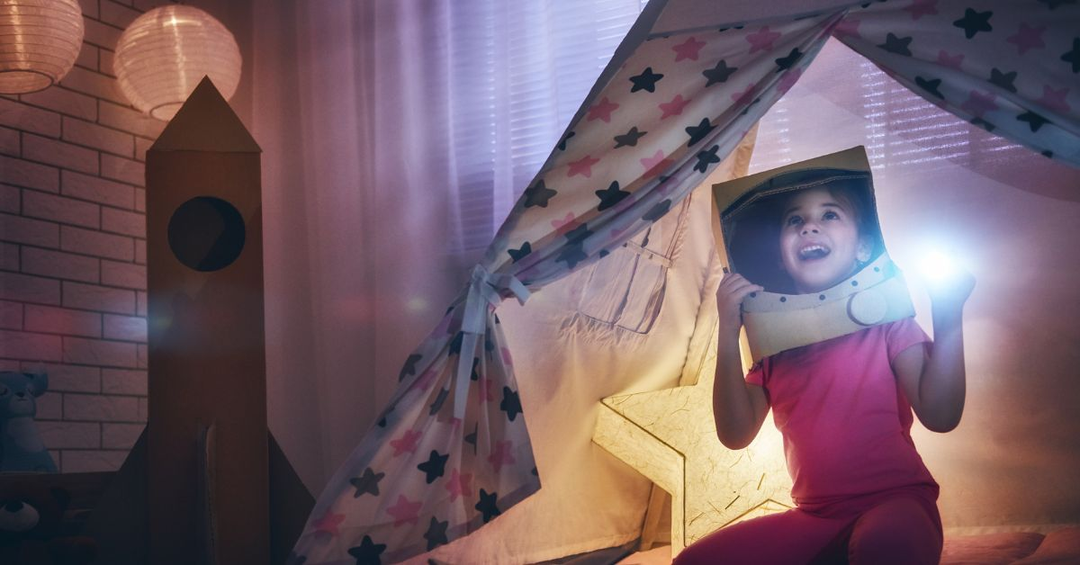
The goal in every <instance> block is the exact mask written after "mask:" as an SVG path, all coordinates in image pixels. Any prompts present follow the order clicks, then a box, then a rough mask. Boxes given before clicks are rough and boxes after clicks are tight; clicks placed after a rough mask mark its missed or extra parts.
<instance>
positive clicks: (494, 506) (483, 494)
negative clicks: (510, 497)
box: [473, 489, 502, 524]
mask: <svg viewBox="0 0 1080 565" xmlns="http://www.w3.org/2000/svg"><path fill="white" fill-rule="evenodd" d="M498 497H499V494H498V493H496V492H493V493H491V494H488V492H487V491H486V490H484V489H480V502H477V503H476V506H474V507H473V508H476V509H477V510H479V511H481V512H483V513H484V523H485V524H487V523H488V522H490V521H491V519H492V518H494V517H496V516H498V515H499V514H502V511H500V510H499V506H498V503H497V499H498Z"/></svg>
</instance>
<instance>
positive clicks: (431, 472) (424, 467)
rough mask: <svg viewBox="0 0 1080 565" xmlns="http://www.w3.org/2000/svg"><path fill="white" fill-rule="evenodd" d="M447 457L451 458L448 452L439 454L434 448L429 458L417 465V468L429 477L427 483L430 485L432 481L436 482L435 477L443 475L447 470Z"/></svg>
mask: <svg viewBox="0 0 1080 565" xmlns="http://www.w3.org/2000/svg"><path fill="white" fill-rule="evenodd" d="M447 459H450V454H449V453H447V454H446V455H439V452H438V451H435V450H434V449H432V450H431V455H430V456H429V457H428V460H427V461H424V462H423V463H421V464H419V465H417V466H416V468H417V469H420V470H421V471H423V472H424V476H425V478H426V479H427V484H429V485H430V484H431V483H433V482H435V479H437V478H439V477H441V476H443V473H445V472H446V460H447Z"/></svg>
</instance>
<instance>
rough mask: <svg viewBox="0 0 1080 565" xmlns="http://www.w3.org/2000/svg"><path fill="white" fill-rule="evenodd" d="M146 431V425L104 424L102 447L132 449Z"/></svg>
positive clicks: (102, 427)
mask: <svg viewBox="0 0 1080 565" xmlns="http://www.w3.org/2000/svg"><path fill="white" fill-rule="evenodd" d="M144 429H146V424H102V425H101V444H102V447H106V448H112V449H131V448H132V446H134V445H135V441H136V440H138V439H139V435H141V434H142V431H143V430H144Z"/></svg>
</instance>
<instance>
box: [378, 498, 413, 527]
mask: <svg viewBox="0 0 1080 565" xmlns="http://www.w3.org/2000/svg"><path fill="white" fill-rule="evenodd" d="M386 513H387V514H389V515H391V516H393V517H394V527H395V528H396V527H398V526H400V525H402V524H404V523H406V522H408V523H410V524H412V525H414V526H415V525H416V520H417V517H418V514H419V513H420V503H419V502H412V501H410V500H409V499H408V498H405V495H401V494H399V495H398V498H397V504H394V505H393V506H391V507H389V508H387V509H386Z"/></svg>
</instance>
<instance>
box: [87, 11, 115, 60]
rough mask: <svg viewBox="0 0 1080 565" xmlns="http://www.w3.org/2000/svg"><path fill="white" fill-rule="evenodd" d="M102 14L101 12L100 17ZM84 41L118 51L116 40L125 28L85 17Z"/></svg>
mask: <svg viewBox="0 0 1080 565" xmlns="http://www.w3.org/2000/svg"><path fill="white" fill-rule="evenodd" d="M101 15H102V14H100V13H99V17H100V16H101ZM83 28H84V31H83V41H85V42H87V43H92V44H94V45H97V46H98V47H104V48H105V49H108V50H110V51H116V41H117V40H118V39H120V34H121V33H123V30H122V29H120V28H117V27H114V26H111V25H107V24H104V23H102V22H99V21H97V20H92V19H90V18H83Z"/></svg>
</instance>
